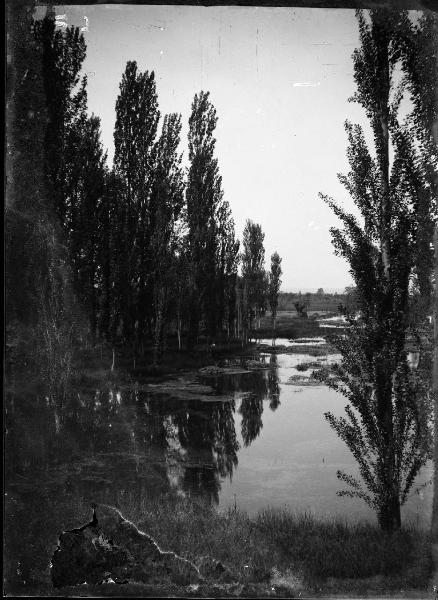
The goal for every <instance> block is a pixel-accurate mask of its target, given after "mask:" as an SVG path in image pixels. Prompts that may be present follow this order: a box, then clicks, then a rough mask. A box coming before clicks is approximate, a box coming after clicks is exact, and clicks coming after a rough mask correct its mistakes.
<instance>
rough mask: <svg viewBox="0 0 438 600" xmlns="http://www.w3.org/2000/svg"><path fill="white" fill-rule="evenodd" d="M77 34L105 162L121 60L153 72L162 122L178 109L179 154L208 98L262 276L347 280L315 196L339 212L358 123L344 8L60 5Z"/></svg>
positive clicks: (352, 31) (351, 38) (225, 174)
mask: <svg viewBox="0 0 438 600" xmlns="http://www.w3.org/2000/svg"><path fill="white" fill-rule="evenodd" d="M55 10H56V14H63V15H65V21H66V22H67V23H68V24H69V25H72V24H74V25H79V26H85V25H86V22H85V19H84V16H86V17H87V19H88V31H86V32H85V37H86V42H87V47H88V48H87V58H86V61H85V63H84V72H87V74H88V81H89V85H88V103H89V109H90V112H94V113H95V114H97V115H98V116H99V117H100V118H101V122H102V140H103V144H104V146H105V147H106V148H107V149H108V155H109V158H110V160H111V159H112V155H113V128H114V123H115V102H116V98H117V95H118V91H119V82H120V79H121V76H122V73H123V71H124V69H125V66H126V62H127V61H128V60H136V61H137V63H138V66H139V69H140V70H142V71H143V70H154V71H155V74H156V79H157V92H158V100H159V107H160V111H161V113H162V114H164V113H167V112H180V113H182V118H183V122H184V127H183V132H182V145H181V149H182V150H184V151H185V154H186V155H187V152H188V151H187V123H188V118H189V114H190V108H191V102H192V100H193V96H194V94H195V93H196V92H199V91H200V90H209V91H210V93H211V95H210V98H211V101H212V103H213V104H214V106H215V107H216V110H217V114H218V117H219V121H218V126H217V129H216V138H217V146H216V148H217V156H218V159H219V168H220V172H221V174H222V178H223V188H224V192H225V198H226V199H227V200H228V202H229V203H230V205H231V209H232V212H233V216H234V219H235V222H236V229H237V235H238V237H239V238H241V235H242V231H243V228H244V225H245V220H246V219H247V218H250V219H252V220H253V221H255V222H257V223H260V224H261V226H262V229H263V231H264V232H265V234H266V236H265V249H266V258H267V260H266V268H269V262H270V255H271V254H272V253H273V252H274V251H275V250H277V251H278V252H279V254H280V256H281V257H282V258H283V265H282V266H283V272H284V273H283V277H282V279H283V285H282V289H283V291H295V290H300V289H301V290H302V291H307V290H310V291H311V290H313V289H316V288H319V287H323V288H324V289H325V290H326V291H329V290H333V289H341V290H342V289H343V288H344V287H345V286H346V285H349V284H351V277H350V275H349V273H348V268H347V264H346V263H345V261H344V260H343V259H341V258H338V257H335V256H334V254H333V249H332V246H331V242H330V233H329V228H330V227H331V226H332V225H336V224H337V219H336V217H334V216H333V215H332V213H331V211H330V209H329V208H328V207H327V206H325V205H324V203H323V202H322V200H321V199H320V198H319V197H318V192H323V193H326V194H328V195H330V196H332V197H334V198H335V199H336V200H337V201H339V202H340V203H341V204H344V206H346V207H347V208H349V209H350V208H351V207H352V203H351V200H350V199H349V197H348V195H347V194H346V192H345V190H344V188H343V187H342V186H341V185H340V184H339V182H338V180H337V176H336V174H337V173H339V172H347V169H348V164H347V161H346V136H345V132H344V127H343V123H344V121H345V119H346V118H348V119H350V120H351V121H353V122H358V123H361V124H365V123H366V119H365V116H364V113H363V111H362V109H361V108H360V107H359V106H358V105H357V104H354V103H349V102H348V98H349V97H350V96H351V95H352V94H353V93H354V91H355V88H354V81H353V66H352V60H351V54H352V52H353V50H354V48H355V47H357V46H358V29H357V24H356V19H355V16H354V11H353V10H346V9H311V8H261V7H249V8H246V7H208V8H205V7H192V6H178V7H176V6H134V5H123V6H122V5H99V6H96V5H95V6H62V7H58V8H55Z"/></svg>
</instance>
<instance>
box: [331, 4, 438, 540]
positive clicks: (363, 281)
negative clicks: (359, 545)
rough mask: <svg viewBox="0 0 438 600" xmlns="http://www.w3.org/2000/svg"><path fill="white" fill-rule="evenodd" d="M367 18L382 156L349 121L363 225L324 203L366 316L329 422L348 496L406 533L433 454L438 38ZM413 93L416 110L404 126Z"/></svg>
mask: <svg viewBox="0 0 438 600" xmlns="http://www.w3.org/2000/svg"><path fill="white" fill-rule="evenodd" d="M357 16H358V23H359V32H360V41H361V46H360V48H359V49H357V50H356V51H355V52H354V55H353V62H354V79H355V82H356V86H357V91H356V94H355V95H354V97H353V98H352V100H353V101H355V102H358V103H359V104H360V105H361V106H362V107H363V108H364V110H365V113H366V115H367V117H368V119H369V122H370V126H371V130H372V132H373V136H374V149H373V150H374V151H371V150H370V149H369V148H368V145H367V142H366V138H365V135H364V132H363V130H362V128H361V127H360V126H359V125H352V124H351V123H348V122H347V123H346V132H347V136H348V142H349V146H348V161H349V165H350V172H349V173H348V174H347V175H341V176H339V178H340V181H341V183H343V184H344V186H345V188H346V189H347V191H348V192H349V193H350V195H351V197H352V198H353V200H354V202H355V204H356V206H357V208H358V209H359V212H360V215H361V219H356V218H355V217H354V216H353V215H352V214H348V213H347V212H345V211H344V210H343V209H342V208H341V207H339V206H338V205H337V204H335V202H334V201H333V200H331V199H330V198H327V197H324V196H323V198H324V200H325V201H326V202H327V203H328V204H329V206H331V208H332V209H333V211H334V212H335V214H336V215H337V216H338V217H339V218H340V220H341V222H342V225H343V228H333V229H332V230H331V232H332V237H333V244H334V247H335V250H336V252H337V253H338V254H339V255H341V256H343V257H344V258H346V260H347V261H348V263H349V265H350V272H351V274H352V276H353V278H354V281H355V284H356V293H355V296H356V302H357V303H358V305H359V309H360V314H361V318H360V319H359V320H355V319H354V318H353V316H352V315H351V316H350V319H349V321H350V327H349V329H348V331H347V333H346V335H345V337H342V338H338V339H337V340H336V343H337V345H338V348H339V350H340V352H341V353H342V362H341V364H340V365H339V366H338V367H337V368H336V381H334V380H333V379H331V378H329V379H328V383H329V385H331V386H332V387H334V388H335V389H337V390H338V391H340V392H341V393H342V394H343V395H344V396H345V397H346V398H347V400H348V405H347V406H346V408H345V412H346V415H345V416H344V417H337V416H334V415H333V414H331V413H327V414H326V418H327V419H328V421H329V423H330V425H331V426H332V427H333V428H334V429H335V431H336V432H337V434H338V435H339V436H340V437H341V438H342V439H343V440H344V441H345V443H346V444H347V446H348V447H349V449H350V450H351V452H352V453H353V455H354V456H355V458H356V460H357V462H358V465H359V471H360V475H361V479H362V482H360V481H359V480H358V479H355V478H354V477H352V476H351V475H349V474H346V473H344V472H339V473H338V477H339V478H340V479H341V480H342V481H344V483H346V484H347V486H348V489H346V490H344V491H342V492H341V494H346V495H350V496H358V497H360V498H362V499H363V500H365V501H366V502H367V503H368V504H369V505H370V506H371V507H372V508H373V509H374V510H375V511H376V512H377V514H378V519H379V522H380V525H381V526H382V528H383V529H386V530H392V529H395V528H398V527H400V523H401V517H400V507H401V506H402V505H403V503H404V502H405V500H406V498H407V495H408V493H409V491H410V489H411V488H412V485H413V482H414V479H415V476H416V475H417V473H418V472H419V470H420V468H421V467H422V466H423V465H424V464H425V462H426V460H427V459H428V457H430V449H431V431H430V415H431V396H430V374H431V352H430V339H428V334H427V331H428V330H427V328H426V326H425V325H426V324H427V317H428V315H430V314H431V310H432V267H433V245H432V234H433V228H434V222H436V215H437V204H436V200H437V192H438V188H437V181H438V172H437V163H436V159H437V146H436V140H434V137H433V127H436V122H437V118H438V114H437V104H436V99H435V98H436V97H435V94H436V88H437V71H436V64H437V63H436V61H437V56H438V48H437V42H438V36H437V33H438V31H437V20H436V17H434V16H431V15H427V14H425V15H422V16H421V17H420V18H419V19H418V20H417V21H416V22H414V21H411V20H410V18H409V16H408V14H407V13H405V12H395V11H391V10H388V9H378V10H373V11H370V13H369V15H367V14H366V13H365V12H363V11H360V12H358V14H357ZM400 73H401V77H400ZM397 74H398V75H397ZM403 98H407V99H408V100H409V101H410V104H411V107H412V110H411V112H410V114H409V115H408V116H407V118H406V119H404V120H402V119H401V117H400V110H399V109H400V104H401V102H402V100H403ZM408 336H413V337H414V339H416V343H417V344H418V347H419V349H420V356H421V359H420V365H419V367H418V369H417V370H415V369H414V370H412V369H411V368H410V367H409V366H408V362H407V351H406V342H407V340H408ZM435 402H436V399H435Z"/></svg>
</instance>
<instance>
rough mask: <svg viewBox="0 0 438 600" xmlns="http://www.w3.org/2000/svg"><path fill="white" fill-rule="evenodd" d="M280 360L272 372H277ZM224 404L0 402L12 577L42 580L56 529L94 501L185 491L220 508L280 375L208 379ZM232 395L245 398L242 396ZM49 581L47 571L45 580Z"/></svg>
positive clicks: (275, 402) (131, 395) (88, 399)
mask: <svg viewBox="0 0 438 600" xmlns="http://www.w3.org/2000/svg"><path fill="white" fill-rule="evenodd" d="M275 360H276V357H274V358H273V359H272V361H271V366H275V365H276V362H275ZM208 383H209V384H213V386H214V387H215V389H216V390H217V392H218V393H219V394H226V395H229V396H230V401H228V402H214V401H213V402H212V401H209V402H202V401H200V400H191V401H187V400H179V399H177V398H169V397H165V396H159V395H151V394H150V393H147V392H145V391H141V390H140V389H136V388H135V387H134V388H132V389H129V390H123V391H120V390H117V389H100V390H97V391H96V390H90V389H82V390H76V391H75V392H74V393H71V395H70V396H69V397H68V398H67V400H66V401H65V402H64V405H63V406H62V408H61V406H60V405H57V404H56V403H52V402H50V401H49V400H48V399H46V398H45V397H43V396H36V395H22V396H20V397H18V396H14V395H12V394H7V395H6V397H5V427H6V434H5V451H6V461H5V491H6V503H5V511H6V514H5V517H6V532H5V539H6V563H7V565H6V566H7V572H8V574H7V576H8V578H9V580H11V579H12V580H15V581H16V582H17V583H18V582H23V581H27V582H29V581H30V580H32V578H35V577H37V574H38V573H39V577H43V576H42V575H41V573H43V572H44V571H47V569H48V564H49V560H50V555H51V553H52V552H53V548H54V544H55V545H56V539H57V536H58V534H59V532H60V531H62V530H63V529H66V528H69V527H72V526H74V525H75V524H76V523H77V522H78V517H79V516H80V517H82V516H84V518H88V516H89V514H88V507H89V503H90V502H91V501H97V502H108V503H110V504H116V503H117V499H118V498H120V496H121V495H123V494H129V495H130V497H132V498H136V502H137V501H138V502H140V503H141V502H142V501H143V500H144V499H145V498H150V497H155V496H160V495H161V494H164V493H175V492H178V493H183V494H188V495H194V496H197V497H202V498H203V499H205V500H207V501H208V502H210V503H218V501H219V494H220V490H221V481H222V480H223V479H224V478H226V477H230V478H231V477H232V475H233V471H234V469H235V468H236V467H237V464H238V451H239V447H240V446H239V441H238V436H237V433H236V427H235V417H236V404H237V403H239V402H240V406H239V407H238V409H237V410H238V412H239V413H240V414H241V417H242V420H241V434H242V440H243V443H244V445H245V446H248V445H249V444H251V442H252V441H253V440H254V439H255V438H256V437H257V436H258V435H260V432H261V429H262V426H263V423H262V414H263V401H264V400H269V406H270V408H271V409H272V410H275V409H276V408H277V407H278V406H279V385H278V377H277V370H276V369H275V368H269V369H266V370H259V371H255V372H252V373H248V374H242V375H236V376H223V377H220V378H217V379H215V380H213V381H212V380H211V379H210V380H209V382H208ZM234 393H238V394H242V393H243V398H242V399H240V400H239V399H238V397H236V399H235V400H233V397H234ZM46 575H47V573H46Z"/></svg>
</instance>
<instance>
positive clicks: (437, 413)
mask: <svg viewBox="0 0 438 600" xmlns="http://www.w3.org/2000/svg"><path fill="white" fill-rule="evenodd" d="M434 247H435V297H434V319H433V321H434V323H433V328H434V353H433V384H432V399H433V417H434V447H433V462H434V477H433V506H432V538H433V541H434V542H435V543H436V542H438V472H437V471H438V225H436V226H435V239H434Z"/></svg>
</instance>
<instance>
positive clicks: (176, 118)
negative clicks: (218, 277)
mask: <svg viewBox="0 0 438 600" xmlns="http://www.w3.org/2000/svg"><path fill="white" fill-rule="evenodd" d="M180 133H181V115H178V114H170V115H166V116H165V117H164V122H163V127H162V132H161V135H160V137H159V139H158V141H157V143H156V146H155V150H154V156H155V158H154V161H155V164H154V175H153V182H152V186H151V198H150V228H151V242H150V255H149V260H150V263H151V268H152V288H153V306H154V353H153V364H154V366H157V364H158V362H159V359H160V356H161V353H162V350H163V345H164V342H165V330H166V327H167V326H168V323H169V320H170V305H171V298H170V294H171V293H172V291H173V290H174V289H175V287H176V286H175V278H177V277H179V276H180V274H179V273H178V272H177V271H176V269H175V267H176V256H175V253H176V249H177V245H178V233H179V232H178V222H179V220H180V217H181V213H182V209H183V205H184V179H183V171H182V168H181V158H182V156H181V154H180V153H179V152H178V146H179V143H180Z"/></svg>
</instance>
